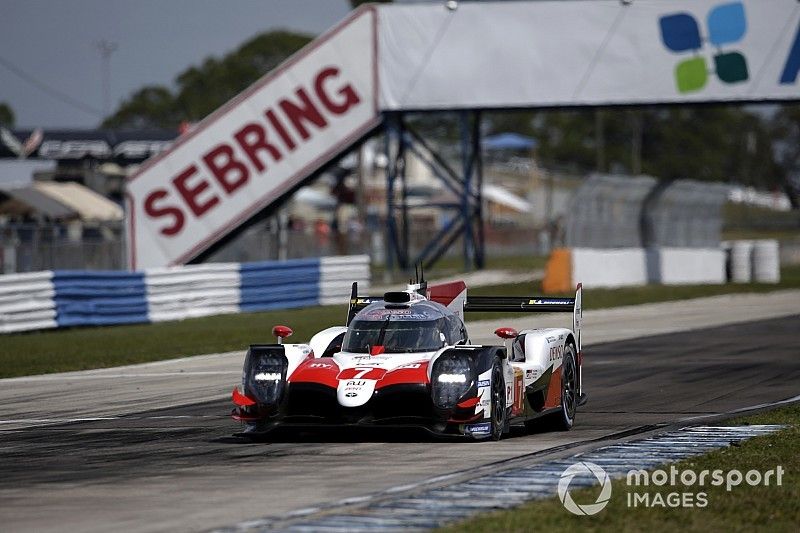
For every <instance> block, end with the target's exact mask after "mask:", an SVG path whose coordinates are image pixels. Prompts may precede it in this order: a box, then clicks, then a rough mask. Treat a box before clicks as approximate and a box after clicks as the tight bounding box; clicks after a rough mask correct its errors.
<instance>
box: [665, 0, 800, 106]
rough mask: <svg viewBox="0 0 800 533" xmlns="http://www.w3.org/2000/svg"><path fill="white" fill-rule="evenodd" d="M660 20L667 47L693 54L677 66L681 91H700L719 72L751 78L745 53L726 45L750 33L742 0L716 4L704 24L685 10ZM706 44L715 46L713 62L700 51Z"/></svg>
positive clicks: (727, 78)
mask: <svg viewBox="0 0 800 533" xmlns="http://www.w3.org/2000/svg"><path fill="white" fill-rule="evenodd" d="M658 22H659V28H660V29H661V42H662V43H663V44H664V46H665V47H666V48H667V50H669V51H670V52H674V53H677V54H687V55H689V54H690V55H691V57H689V58H688V59H684V60H682V61H681V62H680V63H678V64H677V65H676V66H675V85H676V87H677V89H678V92H680V93H691V92H697V91H700V90H701V89H703V88H704V87H705V86H706V84H707V83H708V78H709V75H716V77H717V78H718V79H719V81H721V82H723V83H728V84H732V83H742V82H746V81H747V80H748V79H749V78H750V73H749V72H748V68H747V59H746V58H745V56H744V55H743V54H742V53H741V52H739V51H733V50H726V49H725V48H726V47H728V46H730V45H733V44H736V43H740V42H741V41H742V40H743V39H744V37H745V35H746V34H747V16H746V15H745V11H744V4H743V3H742V2H728V3H724V4H718V5H716V6H714V7H713V8H712V9H711V10H710V11H709V12H708V16H707V17H706V24H705V27H704V26H703V24H702V23H701V22H699V21H698V20H697V19H696V18H695V17H694V16H692V15H691V14H690V13H686V12H678V13H671V14H668V15H664V16H662V17H661V18H660V19H659V21H658ZM703 29H705V30H706V31H705V32H703ZM706 45H708V46H709V47H711V50H712V58H713V60H712V61H713V64H712V65H709V64H708V63H707V61H706V57H704V56H703V55H701V54H700V52H701V51H703V50H704V49H705V47H706ZM796 75H797V72H795V78H796ZM783 78H784V77H783V76H782V77H781V83H783Z"/></svg>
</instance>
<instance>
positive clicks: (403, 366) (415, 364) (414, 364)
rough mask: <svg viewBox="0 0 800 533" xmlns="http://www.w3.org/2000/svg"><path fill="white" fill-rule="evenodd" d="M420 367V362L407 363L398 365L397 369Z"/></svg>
mask: <svg viewBox="0 0 800 533" xmlns="http://www.w3.org/2000/svg"><path fill="white" fill-rule="evenodd" d="M421 367H422V363H408V364H405V365H400V366H398V367H397V370H400V369H401V368H403V369H405V368H410V369H416V368H421Z"/></svg>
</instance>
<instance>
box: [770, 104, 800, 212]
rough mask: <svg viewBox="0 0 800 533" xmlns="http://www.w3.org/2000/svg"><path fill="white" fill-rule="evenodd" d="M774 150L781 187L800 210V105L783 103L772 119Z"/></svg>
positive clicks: (793, 204)
mask: <svg viewBox="0 0 800 533" xmlns="http://www.w3.org/2000/svg"><path fill="white" fill-rule="evenodd" d="M771 126H772V128H771V132H772V134H773V142H772V146H773V152H774V155H775V162H776V167H777V174H778V178H779V180H780V185H781V188H782V189H783V190H784V192H786V194H787V196H789V201H790V202H791V204H792V209H794V210H800V105H798V104H790V105H783V106H781V108H780V109H779V110H778V112H777V113H775V116H774V118H773V119H772V124H771Z"/></svg>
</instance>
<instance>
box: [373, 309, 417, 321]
mask: <svg viewBox="0 0 800 533" xmlns="http://www.w3.org/2000/svg"><path fill="white" fill-rule="evenodd" d="M363 318H366V319H368V320H380V319H384V320H385V319H386V318H390V319H391V318H396V319H397V320H427V319H429V318H432V317H431V316H429V315H426V314H425V313H419V312H413V311H412V310H410V309H374V310H372V311H370V312H369V313H365V314H364V316H363Z"/></svg>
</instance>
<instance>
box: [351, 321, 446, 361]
mask: <svg viewBox="0 0 800 533" xmlns="http://www.w3.org/2000/svg"><path fill="white" fill-rule="evenodd" d="M439 322H441V321H440V320H424V321H416V320H415V321H411V320H391V319H388V318H387V319H386V320H354V321H353V322H352V323H351V324H350V329H348V330H347V334H346V335H345V337H344V345H343V346H342V350H344V351H346V352H350V353H369V350H370V348H371V347H373V346H383V353H414V352H433V351H435V350H438V349H439V348H441V347H442V346H444V344H445V343H444V340H443V338H442V337H443V335H442V333H441V328H440V327H439V326H440V324H439Z"/></svg>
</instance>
